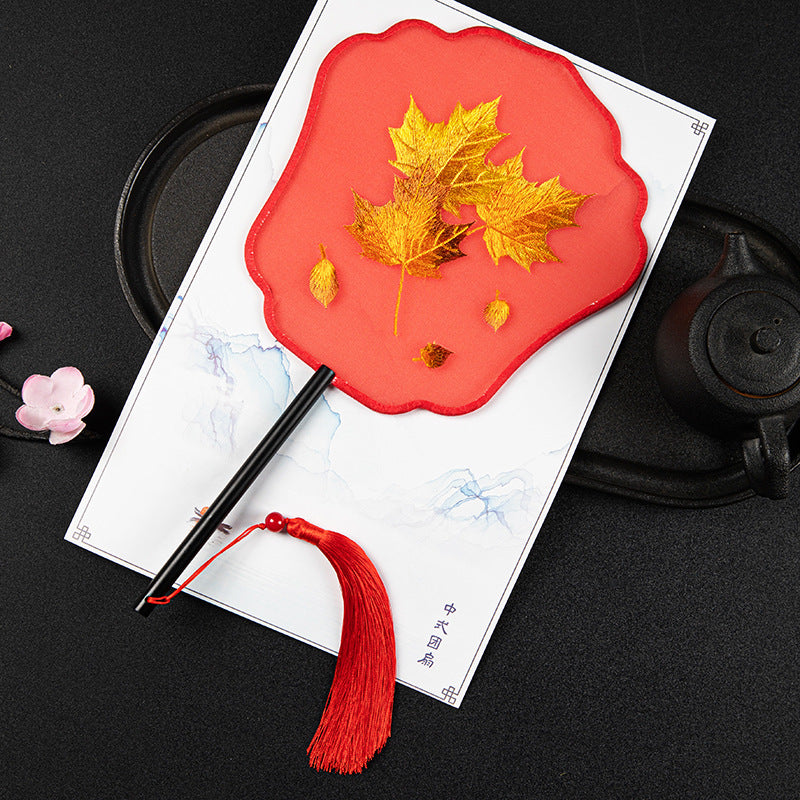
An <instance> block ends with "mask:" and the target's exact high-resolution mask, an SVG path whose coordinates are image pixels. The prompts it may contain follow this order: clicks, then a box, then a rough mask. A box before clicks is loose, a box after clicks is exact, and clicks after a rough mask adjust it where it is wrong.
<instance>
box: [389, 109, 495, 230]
mask: <svg viewBox="0 0 800 800" xmlns="http://www.w3.org/2000/svg"><path fill="white" fill-rule="evenodd" d="M499 102H500V98H499V97H498V98H496V99H495V100H492V101H491V102H489V103H480V104H478V105H477V106H475V108H470V109H466V108H464V106H462V105H461V103H458V104H457V105H456V107H455V109H454V110H453V113H452V114H451V115H450V119H449V120H448V121H447V122H429V121H428V119H427V118H426V117H425V115H424V114H423V113H422V112H421V111H420V110H419V108H418V107H417V105H416V103H415V102H414V98H413V97H412V98H411V103H410V105H409V107H408V111H406V114H405V117H404V118H403V124H402V125H401V126H400V127H399V128H389V135H390V136H391V137H392V142H393V143H394V149H395V154H396V155H397V160H396V161H390V162H389V163H390V164H391V165H392V166H393V167H396V168H397V169H399V170H400V171H401V172H402V173H404V174H405V175H407V176H408V177H412V176H413V175H415V173H417V172H418V171H420V170H421V171H430V172H432V174H433V177H434V179H435V180H436V181H437V182H438V183H440V184H442V186H444V187H446V189H447V193H446V194H445V196H444V199H443V202H442V205H443V207H444V208H445V209H446V210H447V211H451V212H453V213H454V214H455V213H458V211H459V208H460V207H461V205H475V204H476V203H484V202H486V201H487V200H488V199H489V196H490V195H491V194H492V192H493V190H494V189H496V188H497V187H498V186H499V185H500V184H502V183H503V182H504V176H502V175H498V174H497V172H496V170H494V169H493V168H492V166H491V165H488V164H487V163H486V154H487V153H488V152H489V151H490V150H491V149H492V148H493V147H494V146H495V145H496V144H497V143H498V142H499V141H500V140H501V139H503V138H504V137H505V136H506V135H507V134H505V133H501V132H500V131H499V130H498V129H497V126H496V125H495V119H496V118H497V104H498V103H499Z"/></svg>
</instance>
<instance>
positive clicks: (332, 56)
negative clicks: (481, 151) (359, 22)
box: [244, 19, 647, 416]
mask: <svg viewBox="0 0 800 800" xmlns="http://www.w3.org/2000/svg"><path fill="white" fill-rule="evenodd" d="M410 27H419V28H424V29H427V30H428V31H430V32H431V33H434V34H435V35H437V36H439V37H440V38H442V39H445V40H455V39H461V38H463V37H467V36H491V37H494V38H496V39H500V40H502V41H503V42H505V43H506V44H508V45H510V46H512V47H519V48H522V49H523V50H527V51H529V52H530V51H533V52H535V53H537V54H538V55H539V56H541V57H543V58H546V59H549V60H550V61H554V62H556V63H558V64H560V65H561V66H562V67H564V68H565V69H566V70H567V71H568V72H569V73H570V74H571V75H572V77H573V78H574V79H575V83H576V84H577V86H578V88H579V89H580V90H581V91H582V92H583V93H584V95H586V97H587V99H588V100H589V101H590V102H591V103H592V105H594V107H595V108H596V109H597V110H598V111H599V112H600V114H601V115H602V116H603V118H604V119H605V120H606V122H607V123H608V125H609V128H610V129H611V134H612V137H613V142H614V161H615V163H616V164H617V166H619V167H620V169H621V170H622V171H623V172H625V173H626V174H627V175H628V177H629V178H630V179H631V180H632V181H633V182H634V184H635V185H636V187H637V189H638V191H639V202H638V204H637V206H636V213H635V215H634V222H635V224H636V227H637V238H638V240H639V259H638V261H637V263H636V267H635V268H634V270H633V272H631V274H630V276H629V277H628V279H627V280H626V281H625V283H624V284H623V285H622V286H620V287H619V288H618V289H616V290H615V291H613V292H611V294H609V295H607V296H605V297H603V298H601V299H600V300H596V301H595V302H593V303H591V304H590V305H588V306H587V307H586V308H584V309H582V310H581V311H579V312H578V313H577V314H573V315H572V316H571V317H568V318H567V319H566V320H564V321H563V323H562V324H561V325H559V326H558V327H556V328H555V329H553V330H552V331H549V332H548V333H547V334H545V335H544V336H541V337H540V338H539V339H536V340H534V342H533V343H532V344H531V345H530V346H529V347H527V348H526V349H525V350H523V352H522V353H520V354H519V355H518V356H517V357H516V358H515V359H514V360H513V361H512V362H511V363H510V364H509V365H508V366H507V367H506V368H505V369H504V370H503V371H502V372H501V373H500V375H499V376H498V377H497V379H496V380H495V381H494V383H492V385H491V386H490V387H489V388H488V389H487V390H486V391H485V392H484V393H483V394H482V395H481V396H480V397H479V398H478V399H477V400H475V401H473V402H471V403H467V404H466V405H463V406H458V407H452V406H441V405H438V404H437V403H432V402H430V401H428V400H409V401H408V402H407V403H401V404H399V405H385V404H383V403H378V402H376V401H375V400H373V399H372V398H371V397H369V396H368V395H366V394H364V393H363V392H360V391H359V390H358V389H356V388H355V387H354V386H351V385H350V384H349V383H347V381H345V380H343V379H342V378H340V377H339V376H338V375H337V376H336V377H335V378H334V380H333V385H334V386H336V387H337V388H339V389H341V390H342V391H344V392H346V393H347V394H349V395H350V396H351V397H353V398H355V399H356V400H358V401H359V402H360V403H362V404H363V405H365V406H367V407H368V408H371V409H373V410H375V411H379V412H381V413H382V414H402V413H405V412H406V411H411V410H412V409H414V408H425V409H427V410H428V411H432V412H434V413H436V414H445V415H450V416H456V415H458V414H467V413H468V412H470V411H474V410H475V409H477V408H480V407H481V406H482V405H484V404H485V403H486V402H488V401H489V400H490V399H491V398H492V397H493V396H494V394H495V393H496V392H497V391H498V389H499V388H500V387H501V386H502V385H503V384H504V383H505V382H506V381H507V380H508V378H509V377H511V375H512V374H513V373H514V372H515V371H516V370H517V369H518V368H519V367H520V366H522V364H524V363H525V362H526V361H527V360H528V359H529V358H530V357H531V356H532V355H533V354H534V353H535V352H536V351H537V350H538V349H539V348H540V347H542V346H543V345H545V344H546V343H547V342H549V341H550V340H551V339H552V338H553V337H555V336H557V335H558V334H559V333H561V332H562V331H564V330H566V329H567V328H569V327H570V326H572V325H574V324H575V323H576V322H580V320H582V319H584V318H585V317H588V316H589V315H590V314H593V313H594V312H595V311H599V310H600V309H601V308H604V307H605V306H607V305H609V304H610V303H613V302H614V300H617V299H618V298H619V297H621V296H622V295H623V294H625V293H626V292H627V291H628V289H630V288H631V286H633V284H634V283H635V282H636V280H637V278H638V277H639V275H640V274H641V272H642V269H643V268H644V265H645V262H646V260H647V241H646V239H645V237H644V233H642V228H641V221H642V217H643V216H644V212H645V209H646V208H647V188H646V187H645V185H644V181H643V180H642V179H641V178H640V177H639V175H638V174H637V173H636V172H634V170H633V169H632V168H631V167H630V165H629V164H627V162H626V161H625V160H624V159H623V158H622V139H621V136H620V132H619V126H618V125H617V122H616V120H615V119H614V117H613V116H612V115H611V112H610V111H609V110H608V109H607V108H606V107H605V106H604V105H603V104H602V103H601V102H600V101H599V100H598V99H597V97H596V96H595V94H594V93H593V92H592V90H591V89H590V88H589V87H588V86H587V85H586V83H585V82H584V80H583V78H581V76H580V74H579V73H578V70H577V69H576V68H575V66H574V65H573V64H572V62H570V61H569V60H568V59H566V58H564V56H561V55H559V54H558V53H553V52H550V51H549V50H542V49H541V48H540V47H536V46H535V45H532V44H528V43H526V42H522V41H520V40H519V39H515V38H514V37H513V36H511V35H509V34H507V33H504V32H503V31H499V30H497V29H496V28H487V27H483V26H481V27H474V28H466V29H465V30H462V31H457V32H456V33H447V32H446V31H443V30H441V29H440V28H437V27H436V26H435V25H432V24H431V23H430V22H426V21H424V20H418V19H407V20H403V21H402V22H398V23H397V24H396V25H392V27H391V28H388V29H387V30H385V31H384V32H383V33H359V34H355V35H354V36H350V37H348V38H347V39H345V40H343V41H342V42H340V43H339V44H338V45H336V47H334V48H333V50H331V51H330V53H328V55H327V56H326V57H325V60H324V61H323V62H322V65H321V66H320V68H319V71H318V72H317V77H316V80H315V82H314V89H313V91H312V93H311V100H310V101H309V104H308V111H307V112H306V118H305V120H304V122H303V127H302V130H301V131H300V136H299V138H298V140H297V144H296V145H295V147H294V150H293V151H292V155H291V157H290V158H289V161H288V163H287V164H286V169H284V171H283V173H282V174H281V177H280V179H279V180H278V182H277V184H276V185H275V188H274V189H273V190H272V193H271V194H270V196H269V198H268V199H267V202H266V203H265V204H264V207H263V208H262V209H261V211H260V212H259V214H258V216H257V217H256V219H255V221H254V222H253V225H252V226H251V228H250V232H249V233H248V234H247V240H246V241H245V248H244V257H245V263H246V265H247V271H248V272H249V273H250V277H251V278H252V279H253V281H254V282H255V283H256V285H257V286H258V287H259V288H260V289H261V291H262V292H263V293H264V319H265V321H266V323H267V325H268V327H269V329H270V331H272V333H273V335H274V336H275V338H276V339H277V340H278V341H279V342H280V343H281V344H282V345H284V346H285V347H287V348H288V349H289V350H290V351H291V352H292V353H294V354H295V355H296V356H298V357H299V358H301V359H302V360H303V361H304V362H305V363H306V364H308V365H309V366H310V367H312V368H314V369H316V368H317V367H319V366H321V362H320V361H319V360H317V359H316V358H314V356H313V355H312V354H311V353H308V352H306V351H305V350H304V349H303V348H301V347H298V346H297V344H296V343H295V342H294V341H293V340H292V339H291V337H289V336H287V335H286V334H285V333H284V332H283V331H282V330H281V329H280V328H279V327H278V325H277V322H276V320H275V314H274V310H273V303H272V290H271V289H270V286H269V284H268V283H267V282H266V280H265V279H264V277H263V276H262V275H261V274H260V273H259V272H258V269H257V267H256V263H255V241H256V237H257V236H258V234H259V231H260V230H261V228H262V226H263V225H264V223H265V222H266V220H267V217H268V216H269V214H270V212H271V211H272V209H273V208H274V207H275V206H276V205H277V203H278V201H279V200H280V198H281V195H282V194H283V193H284V191H285V190H286V187H287V186H288V185H289V182H290V180H291V178H292V173H293V172H294V169H295V166H296V165H297V163H298V162H299V160H300V158H301V156H302V154H303V150H304V149H305V146H306V143H307V141H308V137H309V133H310V130H311V125H312V123H313V121H314V117H315V116H316V112H317V108H318V107H319V102H320V97H321V95H322V91H323V89H324V86H325V79H326V78H327V75H328V72H329V71H330V69H331V68H332V66H333V64H334V62H335V61H336V59H337V58H338V57H339V56H340V55H341V54H342V52H343V51H344V50H346V49H348V48H350V47H352V46H353V45H355V44H358V43H359V42H363V41H381V40H383V39H387V38H389V37H390V36H393V35H394V34H395V33H397V32H398V31H401V30H404V29H405V28H410Z"/></svg>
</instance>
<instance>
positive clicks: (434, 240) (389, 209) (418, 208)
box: [347, 173, 469, 336]
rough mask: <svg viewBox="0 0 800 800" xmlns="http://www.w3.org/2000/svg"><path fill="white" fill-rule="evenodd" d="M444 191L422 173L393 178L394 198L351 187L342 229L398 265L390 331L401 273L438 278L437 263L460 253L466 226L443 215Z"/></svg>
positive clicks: (367, 250)
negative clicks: (373, 198)
mask: <svg viewBox="0 0 800 800" xmlns="http://www.w3.org/2000/svg"><path fill="white" fill-rule="evenodd" d="M446 191H447V190H446V189H445V188H444V187H443V186H442V185H441V184H439V183H438V182H436V181H434V180H433V179H432V177H431V175H430V173H426V174H417V175H415V176H414V177H413V178H410V179H408V180H402V179H401V178H395V182H394V199H393V200H390V201H389V202H388V203H386V204H385V205H382V206H376V205H373V204H372V203H371V202H370V201H369V200H366V199H365V198H363V197H361V196H360V195H359V194H358V193H357V192H353V197H354V199H355V221H354V222H353V224H352V225H348V226H347V230H348V231H350V233H351V234H352V235H353V236H354V237H355V239H356V241H358V243H359V244H360V245H361V254H362V255H364V256H366V257H367V258H371V259H373V260H375V261H379V262H380V263H382V264H386V265H387V266H397V265H399V266H400V288H399V290H398V292H397V304H396V306H395V316H394V333H395V336H396V335H397V317H398V314H399V310H400V296H401V294H402V292H403V278H404V277H405V274H406V272H407V273H408V274H409V275H413V276H414V277H418V278H439V277H440V275H439V267H440V266H441V265H442V264H444V263H445V262H447V261H452V260H453V259H455V258H460V257H461V256H463V255H464V253H462V252H461V249H460V247H459V243H460V242H461V240H462V239H463V238H464V236H466V233H467V230H468V229H469V225H449V224H447V223H445V222H444V221H443V220H442V217H441V207H442V206H441V204H442V199H443V197H444V195H445V193H446Z"/></svg>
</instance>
